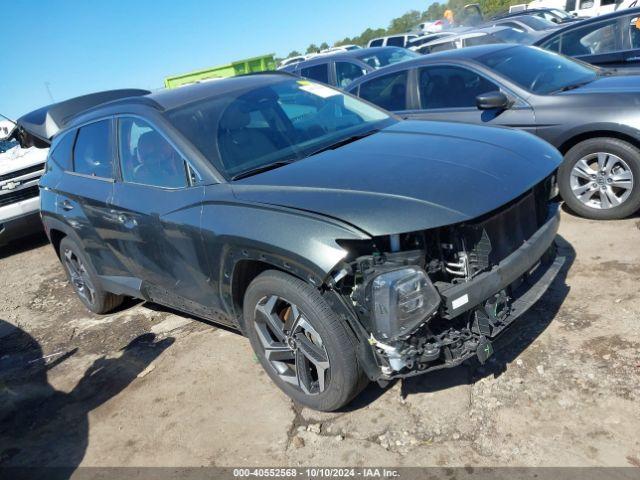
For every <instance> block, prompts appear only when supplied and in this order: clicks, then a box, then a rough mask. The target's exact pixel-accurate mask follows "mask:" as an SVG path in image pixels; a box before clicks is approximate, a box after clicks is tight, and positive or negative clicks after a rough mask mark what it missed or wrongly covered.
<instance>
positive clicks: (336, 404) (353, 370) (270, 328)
mask: <svg viewBox="0 0 640 480" xmlns="http://www.w3.org/2000/svg"><path fill="white" fill-rule="evenodd" d="M241 327H242V329H243V331H244V332H245V334H246V335H247V336H248V337H249V340H250V342H251V346H252V347H253V350H254V352H255V354H256V356H257V357H258V360H260V363H261V364H262V367H263V368H264V369H265V371H266V372H267V374H268V375H269V376H270V377H271V379H272V380H273V382H274V383H275V384H276V385H277V386H278V387H279V388H280V389H281V390H282V391H284V392H285V393H286V394H287V395H288V396H289V397H291V398H292V399H293V400H295V401H296V402H298V403H300V404H302V405H304V406H307V407H309V408H312V409H314V410H321V411H333V410H336V409H339V408H341V407H343V406H344V405H346V404H347V403H349V402H350V401H351V400H352V399H353V398H354V397H355V396H356V395H357V394H358V393H359V392H360V391H361V390H362V388H364V386H365V385H366V383H367V382H364V381H363V377H364V375H363V373H362V370H361V368H360V366H359V365H358V359H357V356H356V347H355V346H356V342H357V340H356V339H355V338H354V335H353V333H352V332H351V331H350V330H349V328H348V327H347V326H346V325H344V323H343V322H342V321H341V320H340V318H339V317H338V316H337V315H336V314H335V312H334V311H333V310H332V309H331V307H330V306H329V305H328V304H327V302H326V301H325V300H324V299H323V298H322V295H321V294H320V293H319V292H318V290H317V289H315V288H313V287H312V286H310V285H308V284H307V283H305V282H303V281H302V280H300V279H298V278H295V277H292V276H291V275H287V274H286V273H283V272H279V271H275V270H267V271H266V272H263V273H261V274H260V275H258V276H257V277H256V278H255V279H254V280H253V282H251V284H250V285H249V287H248V289H247V291H246V293H245V296H244V305H243V317H242V325H241ZM309 353H312V355H309ZM321 379H322V380H321Z"/></svg>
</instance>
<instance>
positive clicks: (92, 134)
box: [73, 120, 113, 178]
mask: <svg viewBox="0 0 640 480" xmlns="http://www.w3.org/2000/svg"><path fill="white" fill-rule="evenodd" d="M73 167H74V168H73V169H74V171H75V172H76V173H82V174H84V175H91V176H94V177H101V178H113V149H112V148H111V121H110V120H102V121H100V122H94V123H90V124H89V125H86V126H84V127H82V128H80V130H78V138H77V139H76V145H75V148H74V150H73Z"/></svg>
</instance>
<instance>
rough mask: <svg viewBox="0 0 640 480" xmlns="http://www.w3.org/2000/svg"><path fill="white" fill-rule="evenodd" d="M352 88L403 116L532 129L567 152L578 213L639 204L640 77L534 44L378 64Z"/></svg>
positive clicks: (621, 210)
mask: <svg viewBox="0 0 640 480" xmlns="http://www.w3.org/2000/svg"><path fill="white" fill-rule="evenodd" d="M349 91H350V92H352V93H354V94H356V95H358V96H360V97H361V98H363V99H365V100H368V101H370V102H372V103H375V104H377V105H379V106H381V107H383V108H386V109H388V110H391V111H394V112H396V113H397V114H399V115H401V116H402V117H404V118H409V119H419V120H449V121H458V122H469V123H477V124H484V125H503V126H507V127H514V128H519V129H521V130H525V131H528V132H530V133H533V134H535V135H538V136H539V137H541V138H543V139H545V140H547V141H548V142H549V143H551V144H552V145H554V146H555V147H556V148H558V149H559V150H560V152H561V153H562V154H563V155H564V158H565V161H564V162H563V165H562V167H561V168H560V170H559V174H558V182H559V186H560V191H561V193H562V196H563V198H564V200H565V201H566V202H567V204H568V205H569V206H570V207H571V208H572V209H573V210H574V211H575V212H577V213H579V214H580V215H583V216H585V217H588V218H594V219H613V218H623V217H626V216H628V215H631V214H632V213H634V212H635V211H637V210H638V208H640V150H639V149H640V130H639V128H640V110H639V109H638V104H639V102H640V76H636V75H624V74H622V73H621V72H617V73H616V72H613V71H607V70H601V69H598V68H595V67H592V66H590V65H587V64H583V63H582V62H576V61H574V60H572V59H570V58H567V57H563V56H561V55H557V54H555V53H552V52H548V51H545V50H541V49H538V48H534V47H526V46H516V45H487V46H480V47H470V48H466V49H462V50H454V51H449V52H442V53H437V54H432V55H427V56H425V57H423V58H421V59H418V60H412V61H410V62H406V63H404V64H402V65H396V66H393V67H389V68H386V69H383V70H379V71H377V72H374V73H371V74H370V75H368V76H367V77H365V78H362V79H360V80H359V81H357V82H355V83H354V84H353V85H352V86H351V87H349Z"/></svg>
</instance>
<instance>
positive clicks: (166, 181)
mask: <svg viewBox="0 0 640 480" xmlns="http://www.w3.org/2000/svg"><path fill="white" fill-rule="evenodd" d="M118 153H119V156H120V169H121V171H122V179H123V180H124V181H125V182H129V183H138V184H142V185H150V186H154V187H164V188H181V187H186V186H187V173H186V168H185V161H184V159H183V158H182V157H181V156H180V154H179V153H178V152H177V151H176V150H175V149H174V148H173V146H171V144H170V143H169V142H168V141H167V140H165V138H164V137H163V136H162V135H160V134H159V133H158V132H157V131H156V130H155V129H154V128H153V127H152V126H151V125H149V124H148V123H147V122H145V121H144V120H141V119H139V118H133V117H125V118H121V119H120V120H119V121H118Z"/></svg>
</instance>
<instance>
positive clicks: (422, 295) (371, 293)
mask: <svg viewBox="0 0 640 480" xmlns="http://www.w3.org/2000/svg"><path fill="white" fill-rule="evenodd" d="M365 278H366V280H365V284H364V288H363V292H364V303H365V304H366V305H367V306H368V310H369V312H370V315H369V317H370V319H371V333H372V334H373V335H374V337H376V338H378V339H384V340H389V339H395V338H397V337H400V336H403V335H406V334H409V333H411V331H413V330H415V329H416V328H417V327H418V326H419V325H420V324H422V323H424V322H426V321H428V320H429V318H431V317H432V316H433V315H434V314H435V313H436V312H437V311H438V307H439V306H440V295H439V293H438V291H437V290H436V288H435V287H434V286H433V284H432V283H431V280H429V277H428V276H427V274H426V273H425V271H424V270H423V269H422V268H419V267H405V268H396V269H394V270H388V271H382V272H380V271H376V270H373V271H369V272H367V275H366V276H365Z"/></svg>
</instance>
